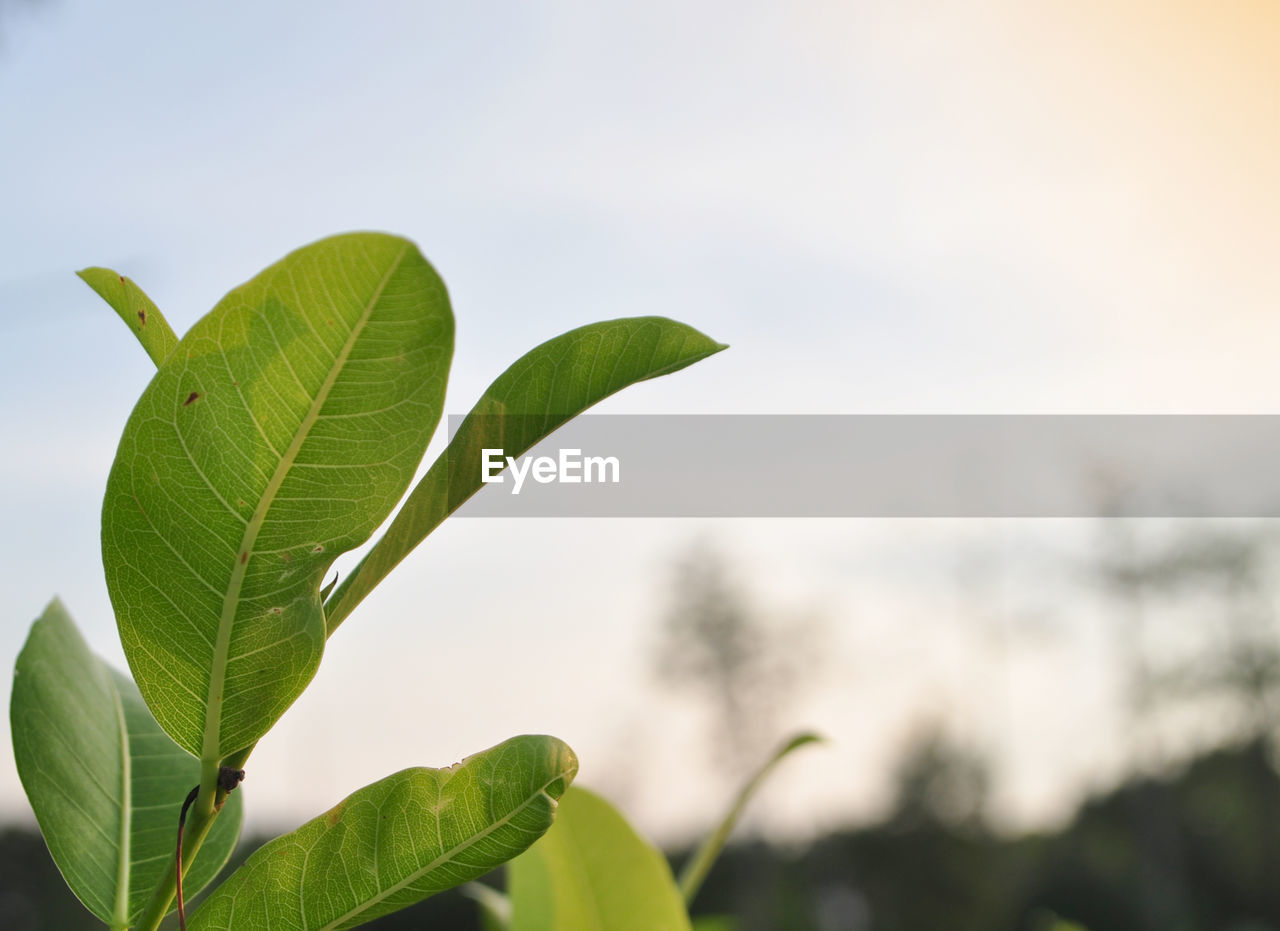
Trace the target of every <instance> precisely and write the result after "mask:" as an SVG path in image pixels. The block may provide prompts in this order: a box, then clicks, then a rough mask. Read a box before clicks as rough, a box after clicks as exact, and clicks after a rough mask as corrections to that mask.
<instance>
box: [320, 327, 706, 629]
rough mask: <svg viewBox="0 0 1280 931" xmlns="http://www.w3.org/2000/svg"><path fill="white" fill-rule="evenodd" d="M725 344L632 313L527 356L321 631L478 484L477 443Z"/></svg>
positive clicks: (510, 447)
mask: <svg viewBox="0 0 1280 931" xmlns="http://www.w3.org/2000/svg"><path fill="white" fill-rule="evenodd" d="M724 348H726V347H725V346H724V345H722V344H721V343H717V342H715V341H714V340H712V339H711V338H709V337H707V336H704V335H703V334H702V333H699V332H698V331H697V330H695V329H693V328H692V327H689V326H686V325H685V324H683V323H677V322H676V321H674V320H667V319H665V318H663V317H634V318H629V319H623V320H609V321H606V322H603V323H593V324H590V325H588V326H584V327H579V328H578V329H576V330H570V331H569V332H568V333H565V334H563V335H561V336H557V337H556V338H555V339H552V340H549V341H547V342H545V343H543V344H542V345H541V346H538V347H536V348H535V349H533V350H531V351H530V352H528V353H526V354H525V355H524V356H522V357H521V358H520V359H519V360H518V361H517V362H516V363H515V364H514V365H512V366H511V367H510V368H509V369H507V370H506V371H505V372H503V373H502V375H500V376H499V377H498V379H497V380H496V381H495V382H494V383H493V384H492V385H490V386H489V388H488V390H487V391H485V393H484V395H483V396H482V397H481V398H480V400H479V401H478V402H477V403H476V406H475V407H474V408H473V409H472V411H471V413H470V414H469V415H467V418H466V419H465V420H464V421H463V422H462V425H461V426H460V427H459V428H458V432H457V433H456V434H455V435H454V437H453V439H452V440H451V441H450V443H449V446H448V448H446V449H445V451H444V453H443V454H442V455H441V456H440V458H439V459H437V460H436V461H435V462H434V463H433V464H432V466H431V469H430V470H429V471H428V472H427V474H426V475H425V476H423V478H422V481H421V482H419V483H418V485H417V487H415V488H414V489H413V492H412V494H410V495H409V498H408V500H407V501H406V502H405V505H404V507H403V508H401V509H400V513H399V514H397V515H396V518H395V520H394V521H392V523H391V526H390V527H389V528H387V532H386V534H385V535H384V536H383V537H382V539H380V540H379V541H378V542H377V544H376V545H375V546H374V547H373V549H372V550H370V551H369V553H368V554H367V555H366V556H365V558H364V559H363V560H362V561H361V562H360V564H359V565H358V566H357V567H356V568H355V570H354V571H353V572H352V573H351V574H350V575H349V576H347V578H346V579H345V580H344V581H343V582H342V584H341V585H339V586H338V589H337V591H335V592H334V594H333V596H332V597H331V598H330V599H329V602H328V604H327V605H326V615H327V617H328V623H329V633H330V634H332V633H333V631H334V630H335V629H337V627H338V625H339V624H341V623H342V622H343V621H344V620H345V619H346V617H347V615H349V614H350V613H351V611H352V609H354V608H355V606H356V605H357V604H359V603H360V602H361V601H362V600H363V599H364V598H365V596H366V595H368V594H369V592H370V591H372V590H373V589H374V587H375V586H376V585H377V584H378V583H379V582H381V581H382V580H383V579H384V578H385V577H386V575H387V573H389V572H390V571H391V570H392V569H394V568H395V567H396V566H397V565H398V564H399V563H400V561H401V560H402V559H404V558H405V557H406V556H408V555H409V553H410V552H411V551H412V550H413V548H414V547H415V546H417V545H418V544H419V543H421V542H422V541H423V539H425V538H426V536H427V535H428V534H429V533H431V531H432V530H434V529H435V528H436V527H437V526H439V525H440V523H441V522H442V521H443V520H444V519H445V518H446V517H448V516H449V515H450V514H452V513H453V512H454V511H455V510H457V509H458V508H459V507H460V506H461V505H462V503H463V502H464V501H466V500H467V499H468V498H470V497H471V496H472V495H473V494H475V493H476V492H477V491H478V490H479V489H480V488H481V486H482V484H483V482H482V481H481V478H480V474H481V473H480V461H481V460H480V450H481V449H484V448H486V447H502V448H503V449H504V451H505V452H506V455H508V456H512V457H516V456H520V455H523V454H524V453H525V452H526V451H527V450H528V449H529V448H530V447H532V446H533V445H534V444H536V443H537V442H539V441H540V440H542V439H543V438H544V437H546V436H547V435H549V434H550V433H552V432H553V431H554V430H555V429H556V428H557V427H559V426H561V425H562V424H564V423H565V422H567V421H569V420H572V419H573V418H574V417H576V416H577V415H578V414H580V413H582V412H583V411H584V410H586V409H587V408H589V407H591V405H593V404H595V403H597V402H598V401H601V400H603V399H604V398H607V397H608V396H609V395H611V394H613V393H615V392H617V391H620V390H622V389H623V388H625V387H627V386H628V385H632V384H635V383H636V382H638V381H644V380H646V379H649V378H657V377H658V376H659V375H667V374H669V373H671V372H675V371H678V370H679V369H682V368H684V367H685V366H687V365H692V364H693V363H694V362H697V361H699V360H700V359H705V358H706V357H707V356H710V355H713V354H715V353H717V352H719V351H720V350H722V349H724ZM451 463H452V465H451Z"/></svg>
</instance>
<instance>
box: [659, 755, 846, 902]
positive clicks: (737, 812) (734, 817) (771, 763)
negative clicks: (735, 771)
mask: <svg viewBox="0 0 1280 931" xmlns="http://www.w3.org/2000/svg"><path fill="white" fill-rule="evenodd" d="M821 742H822V738H821V737H819V736H818V735H817V734H797V735H796V736H794V737H792V738H791V739H790V740H788V741H787V742H786V743H784V744H783V745H782V746H781V747H779V748H778V750H777V752H776V753H774V755H773V756H771V757H770V758H769V760H768V762H766V763H765V764H764V765H763V766H762V767H760V769H759V770H758V771H757V772H756V774H755V775H754V776H752V777H751V779H750V780H749V781H748V782H747V784H746V785H745V786H743V787H742V791H741V792H739V793H738V797H737V798H736V799H734V800H733V804H732V805H731V806H730V807H729V810H728V811H727V812H726V813H725V816H724V818H722V819H721V820H720V823H719V824H718V825H716V829H715V830H714V831H712V832H711V834H710V835H708V837H707V839H706V840H704V841H703V842H702V844H701V845H700V846H699V847H698V850H697V852H696V853H695V854H694V855H693V856H692V857H690V858H689V862H688V863H686V864H685V867H684V869H682V870H681V871H680V894H681V895H683V896H684V901H685V904H692V902H693V897H694V896H695V895H697V894H698V890H699V889H700V888H701V887H702V881H703V880H704V879H706V878H707V873H708V872H709V871H710V870H711V865H712V864H713V863H715V862H716V858H717V857H718V856H720V851H722V850H724V845H725V844H726V843H728V841H729V835H730V834H732V833H733V829H734V826H735V825H737V823H738V819H739V818H741V817H742V812H743V809H745V808H746V807H747V802H749V801H750V800H751V796H753V795H754V794H755V792H756V790H757V789H759V788H760V785H761V784H762V783H763V782H764V780H765V778H766V777H768V775H769V773H771V772H773V768H774V767H775V766H777V765H778V764H779V763H781V762H782V760H783V759H784V758H785V757H786V756H787V755H788V754H790V753H791V751H793V750H796V749H798V748H800V747H803V746H806V745H807V744H812V743H821Z"/></svg>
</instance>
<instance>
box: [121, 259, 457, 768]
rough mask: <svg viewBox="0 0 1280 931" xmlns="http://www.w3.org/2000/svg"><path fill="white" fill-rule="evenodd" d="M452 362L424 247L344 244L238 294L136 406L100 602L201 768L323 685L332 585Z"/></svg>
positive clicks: (282, 265)
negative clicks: (328, 584)
mask: <svg viewBox="0 0 1280 931" xmlns="http://www.w3.org/2000/svg"><path fill="white" fill-rule="evenodd" d="M452 351H453V316H452V313H451V311H450V309H449V302H448V297H447V295H446V294H445V290H444V285H443V284H442V283H441V281H440V279H439V277H437V275H436V273H435V272H434V271H433V270H432V268H431V266H430V265H428V264H427V262H426V260H425V259H424V258H423V257H422V256H421V254H420V253H419V252H418V250H417V249H416V248H415V247H414V246H413V244H412V243H409V242H407V241H406V240H403V239H399V238H397V237H393V236H387V235H381V234H371V233H365V234H350V235H345V236H337V237H333V238H331V239H326V240H322V241H320V242H318V243H315V244H313V245H310V246H307V247H304V248H302V249H300V250H298V251H297V252H294V253H292V254H291V255H289V256H287V257H286V258H285V259H283V260H282V261H280V262H279V263H277V264H276V265H273V266H272V267H270V268H268V269H267V270H266V271H264V272H262V273H261V274H260V275H258V276H257V277H256V278H254V279H253V280H252V281H250V282H249V283H248V284H245V285H242V286H241V287H239V288H236V289H235V290H233V291H232V292H231V293H229V294H228V295H227V296H226V297H225V298H223V299H222V301H220V302H219V303H218V305H217V306H216V307H215V308H214V309H213V311H211V312H210V313H209V314H208V315H207V316H205V317H204V318H203V319H202V320H200V321H199V322H198V323H197V324H196V325H195V326H194V327H193V328H192V329H191V331H190V332H189V333H187V335H186V336H184V337H183V339H182V341H181V342H180V343H179V344H178V346H177V348H176V349H175V350H174V351H173V352H172V353H171V354H170V356H169V357H168V358H167V359H166V360H165V362H164V363H163V364H162V365H161V367H160V370H159V372H157V374H156V376H155V378H154V379H153V380H152V382H151V384H150V385H149V386H148V387H147V389H146V391H145V392H144V393H143V395H142V398H141V400H139V402H138V405H137V407H136V408H135V409H134V412H133V414H132V416H131V417H130V418H129V422H128V425H127V426H126V427H125V431H124V436H123V437H122V439H121V441H120V449H119V452H118V454H117V456H116V461H115V465H114V466H113V467H112V470H111V475H110V478H109V479H108V482H107V495H106V501H105V504H104V507H103V519H102V550H103V562H104V563H105V567H106V576H107V588H108V591H109V592H110V594H111V601H112V604H113V606H114V607H115V611H116V619H117V622H118V624H119V628H120V639H121V642H122V643H123V645H124V650H125V655H126V656H127V657H128V660H129V665H130V667H131V668H132V669H133V673H134V676H135V678H136V679H137V682H138V686H139V688H140V689H141V690H142V694H143V696H144V697H145V698H146V700H147V704H148V705H149V706H150V708H151V710H152V712H153V713H154V714H155V716H156V719H157V720H158V721H159V722H160V724H161V725H162V726H163V727H164V729H165V730H166V731H168V732H169V734H170V735H171V736H172V737H173V738H174V740H176V741H177V742H178V743H179V744H180V745H181V746H182V747H184V748H185V749H187V750H189V751H191V752H192V753H194V754H196V755H197V756H200V757H201V758H202V759H204V760H205V761H206V763H207V762H209V761H211V760H212V761H217V760H219V759H221V758H223V757H224V756H225V755H226V754H228V753H229V752H231V751H234V750H237V749H239V748H242V747H246V746H248V745H250V744H252V743H253V742H254V741H256V740H257V739H258V738H259V737H261V736H262V735H263V734H264V733H265V732H266V731H267V729H268V728H270V726H271V725H272V724H273V723H274V722H275V721H276V719H277V718H279V716H280V715H281V714H282V713H283V712H284V710H285V709H286V708H287V707H288V706H289V705H290V703H292V702H293V700H294V699H295V698H296V697H297V696H298V694H299V693H300V692H301V691H302V689H303V688H304V687H305V686H306V684H307V682H308V681H310V679H311V677H312V675H313V674H314V673H315V670H316V667H317V665H318V664H319V662H320V655H321V652H322V651H323V648H324V639H325V622H324V614H323V610H322V608H321V602H320V596H319V591H320V586H321V584H322V582H323V577H324V575H325V572H326V570H327V569H328V568H329V566H330V564H331V563H332V562H333V560H334V559H335V558H336V557H337V556H338V555H339V554H341V553H343V552H345V551H347V550H349V549H351V548H353V547H355V546H358V545H359V544H361V543H363V542H364V541H365V540H366V539H368V537H369V535H370V534H371V533H372V532H373V530H374V529H375V528H376V527H377V526H378V525H379V524H380V523H382V521H383V520H384V519H385V518H386V516H387V515H388V514H389V513H390V512H391V509H392V508H393V507H394V506H395V504H396V502H397V501H398V500H399V499H400V497H401V496H402V495H403V494H404V491H405V489H406V488H407V487H408V485H409V482H410V481H411V480H412V478H413V473H414V470H415V469H416V468H417V465H418V462H419V461H420V460H421V458H422V454H423V452H424V451H425V449H426V446H427V442H428V440H429V439H430V437H431V434H432V432H433V431H434V429H435V425H436V423H437V422H438V420H439V417H440V411H441V407H442V405H443V400H444V387H445V380H446V377H447V374H448V366H449V359H450V356H451V354H452Z"/></svg>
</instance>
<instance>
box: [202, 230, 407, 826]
mask: <svg viewBox="0 0 1280 931" xmlns="http://www.w3.org/2000/svg"><path fill="white" fill-rule="evenodd" d="M407 251H408V246H407V245H406V246H404V247H402V248H401V250H400V254H399V255H397V256H396V258H395V261H393V262H392V263H391V265H390V266H389V267H388V269H387V273H386V274H385V275H383V277H382V280H381V281H380V282H378V287H377V288H376V289H375V290H374V292H373V295H372V296H371V297H370V298H369V300H368V302H367V303H366V304H365V308H364V311H363V312H362V313H361V314H360V318H359V319H358V320H357V321H356V323H355V325H354V326H352V328H351V334H350V335H349V336H348V337H347V341H346V342H345V343H344V344H343V346H342V349H341V350H339V352H338V355H337V356H336V357H335V358H334V361H333V365H332V366H331V367H330V369H329V374H328V375H326V376H325V380H324V383H323V384H322V385H321V386H320V390H319V391H317V392H316V396H315V398H314V399H313V400H312V402H311V407H310V408H309V409H308V410H307V414H306V416H305V417H303V419H302V423H301V424H299V425H298V430H297V432H296V433H295V434H294V436H293V440H292V442H291V443H290V444H289V448H288V449H287V450H285V452H284V455H283V456H281V457H280V462H279V463H278V464H277V465H276V470H275V472H274V473H273V474H272V476H271V480H270V481H268V482H267V487H266V489H265V490H264V491H263V493H262V497H261V498H260V499H259V500H258V506H257V507H256V508H255V509H254V512H253V516H252V517H251V518H250V519H249V522H248V523H247V524H246V525H245V528H244V535H243V536H242V537H241V539H240V546H239V548H238V549H237V550H236V556H235V560H236V562H235V566H234V567H232V570H231V581H230V582H229V583H228V585H227V593H226V595H225V596H224V598H223V601H222V616H221V618H220V619H219V620H218V634H217V638H216V640H215V642H214V650H213V664H212V667H211V669H210V672H209V692H208V695H207V697H206V699H205V715H204V743H203V745H202V747H201V751H202V752H201V762H202V763H203V764H204V770H205V773H206V778H205V779H204V780H202V781H211V780H210V779H209V776H210V775H211V776H212V777H214V778H216V776H217V769H216V767H217V765H218V763H219V762H220V761H221V758H220V756H219V754H218V741H219V738H220V736H221V734H220V731H221V728H222V701H223V698H224V695H223V685H224V682H223V680H224V679H225V678H226V674H227V662H228V660H229V653H230V651H231V628H232V627H233V626H234V624H235V618H236V609H237V608H238V607H239V604H240V589H241V587H242V586H243V585H244V576H245V573H246V572H247V571H248V566H249V555H250V554H252V552H253V544H254V543H255V542H256V541H257V539H258V532H259V531H260V530H261V529H262V524H263V522H264V521H265V520H266V518H267V512H268V511H269V510H270V509H271V505H272V503H273V502H274V500H275V496H276V494H277V493H278V492H279V491H280V486H281V485H283V484H284V480H285V476H286V475H288V473H289V469H290V468H292V466H293V462H294V460H295V459H296V458H297V456H298V452H299V450H301V449H302V444H303V443H304V442H306V439H307V436H308V435H309V434H310V432H311V428H312V427H313V426H314V425H315V422H316V419H317V418H318V417H319V416H320V410H321V409H322V408H323V407H324V404H325V401H326V400H328V398H329V392H330V391H331V390H332V389H333V385H334V383H335V382H336V381H337V380H338V375H339V374H340V373H341V372H342V369H343V366H345V365H346V361H347V358H348V357H349V356H350V355H351V350H352V348H353V347H354V346H355V344H356V340H357V339H359V337H360V334H361V333H362V332H363V331H364V328H365V325H366V324H367V323H368V322H369V317H370V316H371V315H372V314H373V309H374V308H375V307H376V306H377V304H378V299H379V298H381V297H382V292H383V291H384V290H385V289H386V287H387V282H389V281H390V280H391V276H392V275H394V274H395V273H396V271H398V270H399V268H400V263H401V262H402V261H404V256H405V253H406V252H407ZM250 416H252V412H250ZM201 794H202V795H204V794H205V793H204V792H202V793H201ZM210 801H212V795H211V794H210Z"/></svg>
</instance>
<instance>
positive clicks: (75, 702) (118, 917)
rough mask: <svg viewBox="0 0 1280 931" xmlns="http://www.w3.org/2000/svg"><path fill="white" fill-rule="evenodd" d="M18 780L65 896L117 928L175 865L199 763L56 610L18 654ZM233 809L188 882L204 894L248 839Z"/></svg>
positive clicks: (12, 708) (234, 801) (53, 607)
mask: <svg viewBox="0 0 1280 931" xmlns="http://www.w3.org/2000/svg"><path fill="white" fill-rule="evenodd" d="M9 715H10V719H11V724H12V730H13V751H14V757H15V759H16V761H17V764H18V775H19V776H20V777H21V779H22V785H23V787H24V788H25V789H26V791H27V797H28V798H29V799H30V800H31V807H32V808H33V809H34V810H35V814H36V820H37V821H38V822H39V823H40V830H41V831H42V832H43V833H44V838H45V842H46V843H47V844H48V845H49V852H50V853H51V854H52V855H53V859H54V862H56V863H57V864H58V869H60V870H61V871H62V875H63V876H64V877H65V878H66V880H67V885H69V886H70V887H71V890H72V891H73V892H74V893H75V894H76V895H77V896H78V897H79V899H80V901H82V902H83V903H84V904H85V906H86V907H87V908H88V909H89V910H90V911H91V912H93V913H94V914H95V915H97V916H98V917H99V918H101V919H102V920H103V921H104V922H106V923H107V924H108V925H110V926H111V927H113V928H123V927H125V926H126V925H128V924H131V923H132V922H133V921H135V920H136V919H137V918H138V916H139V914H140V913H141V912H142V910H143V908H144V907H145V906H146V904H147V899H148V897H149V895H150V893H151V890H152V888H153V887H154V886H155V885H156V884H157V883H158V882H159V881H160V879H161V877H162V876H163V874H164V873H165V871H166V870H172V869H173V866H174V845H175V843H176V841H177V834H178V812H179V810H180V809H181V807H182V801H183V799H184V798H185V797H186V795H187V793H188V792H189V791H190V789H191V788H192V786H194V785H195V784H196V783H197V782H199V781H200V763H199V761H198V760H196V759H194V758H193V757H192V756H191V755H190V754H188V753H186V752H185V751H183V750H182V749H181V748H180V747H178V746H177V744H175V743H174V742H173V741H172V740H170V739H169V738H168V736H167V735H166V734H165V733H164V731H162V730H161V729H160V727H159V725H157V724H156V722H155V719H154V718H152V717H151V714H150V713H149V712H148V711H147V708H146V705H145V704H143V701H142V696H141V695H139V694H138V690H137V688H135V687H134V685H133V683H132V682H130V681H129V679H128V677H127V676H125V675H123V674H121V673H118V672H116V671H115V670H113V669H111V668H110V667H108V666H107V664H106V663H104V662H102V661H101V660H100V659H98V658H97V657H96V656H94V655H93V654H92V653H91V652H90V651H89V648H88V646H87V645H86V644H85V642H84V639H83V638H82V637H81V636H80V633H79V631H78V630H76V626H75V623H74V622H73V621H72V620H71V618H70V616H69V615H68V614H67V612H66V609H65V608H63V606H62V603H61V602H59V601H57V600H55V601H53V602H52V603H51V604H50V605H49V607H48V608H46V609H45V612H44V614H43V615H41V617H40V618H39V619H38V620H37V621H36V622H35V624H33V625H32V627H31V633H30V635H29V636H28V638H27V643H26V646H24V647H23V648H22V652H21V653H20V654H19V655H18V663H17V668H16V669H15V671H14V680H13V697H12V700H11V701H10V705H9ZM240 822H241V802H240V798H239V793H236V794H235V795H232V796H230V797H229V798H228V801H227V804H226V805H225V806H224V807H223V810H222V813H221V815H220V816H219V817H218V820H217V821H216V822H215V823H214V826H213V828H212V830H211V831H210V833H209V836H208V838H207V839H206V841H205V844H204V846H203V847H202V848H201V849H200V854H199V856H198V857H197V858H196V861H195V863H194V864H193V865H192V867H191V869H190V870H189V871H188V873H187V875H186V879H185V882H184V885H185V888H186V890H187V891H188V894H190V895H194V894H195V893H196V892H197V891H198V890H199V889H200V888H202V887H203V886H205V885H206V884H207V883H208V882H209V881H210V880H211V879H213V877H214V876H215V875H216V874H217V872H218V870H219V869H221V868H222V865H223V864H224V863H225V862H226V860H227V857H228V856H230V854H231V851H232V848H234V847H235V844H236V838H237V837H238V836H239V833H240Z"/></svg>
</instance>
